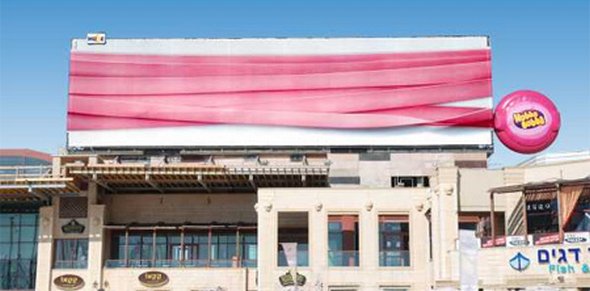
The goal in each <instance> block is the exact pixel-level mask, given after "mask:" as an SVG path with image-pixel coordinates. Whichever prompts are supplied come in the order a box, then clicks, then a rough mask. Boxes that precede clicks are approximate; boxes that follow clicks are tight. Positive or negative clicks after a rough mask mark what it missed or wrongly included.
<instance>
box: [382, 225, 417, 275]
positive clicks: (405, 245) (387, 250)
mask: <svg viewBox="0 0 590 291" xmlns="http://www.w3.org/2000/svg"><path fill="white" fill-rule="evenodd" d="M409 265H410V231H409V223H408V216H407V215H380V216H379V266H382V267H393V266H395V267H400V266H409Z"/></svg>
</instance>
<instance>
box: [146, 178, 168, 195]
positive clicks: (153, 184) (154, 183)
mask: <svg viewBox="0 0 590 291" xmlns="http://www.w3.org/2000/svg"><path fill="white" fill-rule="evenodd" d="M145 181H146V182H147V183H148V184H150V186H152V188H154V189H156V190H157V191H158V192H160V193H164V190H162V188H160V187H159V186H158V184H157V183H156V182H154V181H153V180H152V179H151V178H150V174H145Z"/></svg>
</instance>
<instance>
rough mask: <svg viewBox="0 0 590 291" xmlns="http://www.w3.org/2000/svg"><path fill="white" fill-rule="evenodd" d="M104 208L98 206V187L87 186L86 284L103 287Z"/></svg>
mask: <svg viewBox="0 0 590 291" xmlns="http://www.w3.org/2000/svg"><path fill="white" fill-rule="evenodd" d="M104 220H105V206H104V205H100V204H98V185H96V183H92V182H91V183H89V184H88V284H89V285H94V283H96V286H98V288H100V287H101V286H102V285H103V283H104V282H103V272H102V267H103V262H104V243H106V242H105V241H104V237H105V236H104Z"/></svg>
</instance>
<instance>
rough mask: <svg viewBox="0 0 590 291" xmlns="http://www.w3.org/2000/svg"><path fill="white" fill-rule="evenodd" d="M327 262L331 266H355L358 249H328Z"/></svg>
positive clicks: (357, 261) (356, 264)
mask: <svg viewBox="0 0 590 291" xmlns="http://www.w3.org/2000/svg"><path fill="white" fill-rule="evenodd" d="M328 262H329V264H330V266H332V267H357V266H358V265H359V251H328Z"/></svg>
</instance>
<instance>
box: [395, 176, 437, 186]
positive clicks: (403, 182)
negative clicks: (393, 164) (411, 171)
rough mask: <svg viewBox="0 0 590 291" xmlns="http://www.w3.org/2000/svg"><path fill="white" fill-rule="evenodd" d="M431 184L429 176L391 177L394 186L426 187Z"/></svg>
mask: <svg viewBox="0 0 590 291" xmlns="http://www.w3.org/2000/svg"><path fill="white" fill-rule="evenodd" d="M429 186H430V179H429V178H428V177H427V176H399V177H398V176H396V177H391V187H393V188H400V187H401V188H424V187H429Z"/></svg>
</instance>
